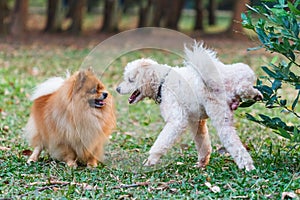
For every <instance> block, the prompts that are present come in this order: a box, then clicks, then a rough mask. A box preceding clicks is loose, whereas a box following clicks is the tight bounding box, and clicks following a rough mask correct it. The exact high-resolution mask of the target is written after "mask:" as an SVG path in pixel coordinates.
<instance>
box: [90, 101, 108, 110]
mask: <svg viewBox="0 0 300 200" xmlns="http://www.w3.org/2000/svg"><path fill="white" fill-rule="evenodd" d="M89 104H90V106H91V107H94V108H101V107H103V106H104V105H105V102H104V101H103V99H90V100H89Z"/></svg>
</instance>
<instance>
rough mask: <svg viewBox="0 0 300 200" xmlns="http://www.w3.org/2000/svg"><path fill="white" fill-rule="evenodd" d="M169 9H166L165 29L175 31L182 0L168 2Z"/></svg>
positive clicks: (182, 3)
mask: <svg viewBox="0 0 300 200" xmlns="http://www.w3.org/2000/svg"><path fill="white" fill-rule="evenodd" d="M169 5H170V6H171V8H170V9H167V15H166V27H167V28H170V29H174V30H177V29H178V22H179V19H180V16H181V11H182V8H183V5H184V0H175V1H174V0H169Z"/></svg>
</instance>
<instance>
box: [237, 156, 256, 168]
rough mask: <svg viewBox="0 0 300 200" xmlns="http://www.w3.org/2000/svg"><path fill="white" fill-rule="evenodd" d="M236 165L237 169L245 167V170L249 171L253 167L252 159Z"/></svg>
mask: <svg viewBox="0 0 300 200" xmlns="http://www.w3.org/2000/svg"><path fill="white" fill-rule="evenodd" d="M238 167H239V169H245V170H246V171H251V170H254V169H255V166H254V165H253V161H252V159H251V160H248V161H244V162H242V163H239V164H238Z"/></svg>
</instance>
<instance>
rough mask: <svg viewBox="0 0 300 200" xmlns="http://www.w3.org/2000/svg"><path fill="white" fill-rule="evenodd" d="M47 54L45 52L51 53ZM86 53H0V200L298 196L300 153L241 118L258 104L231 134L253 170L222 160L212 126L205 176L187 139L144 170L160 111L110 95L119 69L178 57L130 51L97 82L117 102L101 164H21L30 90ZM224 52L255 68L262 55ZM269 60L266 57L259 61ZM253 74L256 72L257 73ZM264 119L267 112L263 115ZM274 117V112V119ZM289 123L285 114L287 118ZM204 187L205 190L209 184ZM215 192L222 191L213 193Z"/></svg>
mask: <svg viewBox="0 0 300 200" xmlns="http://www.w3.org/2000/svg"><path fill="white" fill-rule="evenodd" d="M49 49H51V50H49ZM89 50H90V49H74V48H72V47H67V48H66V47H61V46H59V45H58V46H54V47H50V48H47V47H45V46H44V47H43V48H41V47H39V46H34V45H28V46H22V45H20V46H9V45H8V46H4V48H2V50H1V51H0V66H1V67H0V117H1V121H0V135H1V138H0V147H1V150H0V167H1V171H0V198H3V199H4V198H5V199H33V198H35V199H58V198H59V199H279V198H281V195H282V193H283V192H294V193H299V189H300V174H299V170H300V167H299V163H300V149H299V145H298V146H296V147H295V146H294V145H295V144H293V143H290V142H289V141H287V140H284V139H282V138H280V137H278V136H277V135H275V134H273V133H272V131H271V130H269V129H265V128H263V127H260V126H259V125H257V124H254V123H252V122H250V121H248V120H246V118H245V113H246V112H251V113H254V114H255V113H259V112H261V111H262V109H264V108H262V107H261V105H254V106H253V107H251V109H249V108H248V109H239V110H238V111H237V112H236V113H235V116H236V127H237V131H238V133H239V135H240V137H241V139H242V141H243V143H244V144H245V145H247V147H248V148H249V152H250V154H251V155H252V157H253V159H254V162H255V165H256V167H257V169H256V170H254V171H251V172H245V171H243V170H239V169H238V168H237V166H236V164H235V163H234V162H233V160H232V158H231V157H230V156H228V155H227V153H222V148H220V142H219V141H218V137H217V136H216V133H215V130H214V129H213V128H212V127H211V126H210V130H211V136H212V140H213V142H212V144H213V153H212V156H211V162H210V164H209V165H208V166H207V168H206V169H203V170H202V169H198V168H197V167H195V164H196V161H197V154H196V151H195V147H194V143H193V141H192V140H191V137H190V135H189V133H187V134H185V135H184V136H183V137H182V139H181V141H180V142H179V143H178V144H176V145H175V146H174V148H172V149H171V150H170V151H169V153H168V155H166V156H165V157H164V158H163V160H162V163H161V164H160V165H159V166H157V167H155V168H145V167H143V166H142V161H143V159H145V158H146V156H147V152H148V151H149V149H150V147H151V145H152V144H153V142H154V141H155V139H156V137H157V135H158V133H159V131H160V130H161V128H162V127H163V125H164V123H163V121H162V118H161V117H160V115H159V109H158V106H157V105H155V104H154V103H153V102H152V101H149V100H146V101H144V102H141V103H139V104H138V105H135V106H128V104H127V100H126V98H127V97H124V96H119V95H117V94H116V92H114V88H115V87H116V85H117V84H118V82H120V80H121V76H122V66H123V65H124V64H126V63H127V62H128V61H130V60H133V59H136V58H138V57H148V56H151V57H152V58H155V59H157V60H159V61H160V62H162V63H169V64H178V62H179V61H180V58H177V57H175V56H174V55H169V54H167V55H166V54H163V53H161V52H153V51H140V52H132V53H130V54H127V55H124V56H122V57H121V58H119V59H117V60H116V61H115V62H114V63H112V64H111V66H110V67H109V70H107V73H106V74H105V76H104V77H103V81H104V83H105V84H106V85H107V86H108V88H109V89H110V91H111V92H112V94H113V95H114V97H115V99H116V108H117V115H118V124H117V129H116V130H115V132H114V133H113V134H112V137H111V142H110V144H109V145H108V146H107V153H106V154H107V155H106V157H107V159H106V162H105V164H104V165H100V166H98V167H97V168H95V169H88V168H86V167H84V166H80V167H78V168H77V169H71V168H68V167H66V166H65V164H64V163H61V162H58V161H55V160H52V159H51V158H49V156H48V155H47V154H46V153H44V154H42V156H41V158H40V160H39V161H38V162H36V163H34V164H32V165H30V166H28V165H26V159H27V155H26V152H27V151H26V150H29V149H31V148H30V147H28V145H27V143H26V142H25V140H24V139H23V138H22V128H23V127H24V125H25V123H26V121H27V119H28V116H29V112H30V106H31V102H30V101H29V100H28V97H29V95H30V93H31V92H32V88H34V86H36V85H37V84H38V83H40V82H42V81H43V80H45V79H46V78H47V77H49V76H56V75H62V74H64V72H65V71H66V69H69V70H71V71H75V70H76V69H78V68H79V67H78V66H80V64H81V62H82V61H83V59H84V58H85V56H87V55H88V53H89ZM236 52H237V50H236V51H234V50H232V49H231V51H222V54H221V60H227V61H228V62H230V61H231V62H233V61H235V62H236V61H245V62H246V61H247V63H248V61H249V63H256V65H255V66H256V67H258V66H259V65H258V64H257V60H260V62H264V61H261V55H256V56H249V55H240V54H237V53H236ZM265 59H268V58H265ZM257 71H258V69H257ZM266 112H268V111H266ZM275 114H276V113H275ZM285 116H286V118H287V120H289V119H291V116H290V115H285ZM294 123H297V121H295V122H294ZM208 183H210V184H211V186H210V185H209V184H208ZM215 188H219V189H220V192H213V190H214V189H215Z"/></svg>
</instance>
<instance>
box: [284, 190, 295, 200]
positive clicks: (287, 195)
mask: <svg viewBox="0 0 300 200" xmlns="http://www.w3.org/2000/svg"><path fill="white" fill-rule="evenodd" d="M286 198H292V199H293V198H297V195H296V194H295V193H294V192H283V193H282V194H281V200H284V199H286Z"/></svg>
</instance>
